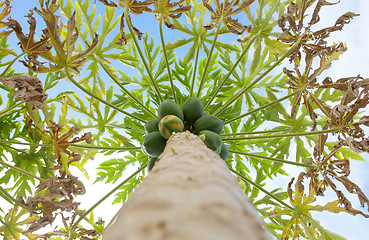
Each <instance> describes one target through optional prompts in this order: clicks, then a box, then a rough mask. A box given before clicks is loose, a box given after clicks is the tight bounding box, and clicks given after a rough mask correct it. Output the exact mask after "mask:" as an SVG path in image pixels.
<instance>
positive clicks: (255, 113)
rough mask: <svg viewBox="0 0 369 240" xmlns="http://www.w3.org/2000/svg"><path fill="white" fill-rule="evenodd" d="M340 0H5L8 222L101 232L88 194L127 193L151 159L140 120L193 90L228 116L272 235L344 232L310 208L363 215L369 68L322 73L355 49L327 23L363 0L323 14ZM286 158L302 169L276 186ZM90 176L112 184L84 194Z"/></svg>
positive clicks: (340, 24) (236, 165) (57, 232)
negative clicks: (19, 3) (358, 163)
mask: <svg viewBox="0 0 369 240" xmlns="http://www.w3.org/2000/svg"><path fill="white" fill-rule="evenodd" d="M335 4H338V3H335V2H328V1H325V0H294V1H293V0H243V1H240V0H232V1H228V0H225V1H224V2H219V0H214V1H208V0H202V1H197V0H192V1H191V0H179V1H172V2H170V1H169V0H168V1H166V0H146V1H136V0H115V1H114V0H99V1H94V2H93V1H90V0H39V3H38V5H37V6H35V7H34V8H32V9H29V11H27V12H24V13H22V15H21V16H23V15H25V19H26V20H27V24H21V23H23V22H21V20H20V18H23V17H20V15H12V13H13V11H14V9H12V8H11V6H12V2H10V1H3V2H1V3H0V7H1V14H0V20H1V22H0V27H1V33H0V38H1V40H0V50H1V51H0V61H1V65H0V66H1V69H0V74H1V75H0V82H1V83H0V88H1V89H0V94H1V95H0V105H1V108H0V128H1V130H0V158H1V159H0V172H1V174H0V196H1V198H2V199H3V201H7V202H8V203H10V205H11V206H12V207H11V208H5V207H3V206H0V234H1V235H2V236H3V237H4V239H23V238H24V237H28V238H29V239H48V238H50V239H97V238H98V236H99V235H100V234H101V232H102V230H103V229H104V228H105V227H106V226H107V225H108V224H109V223H108V222H105V221H104V219H103V218H100V217H98V216H95V215H94V214H93V210H94V209H95V208H98V207H99V204H100V202H101V201H104V200H105V199H106V198H107V197H108V196H110V195H112V194H115V199H114V202H113V203H115V204H122V203H124V202H125V201H126V199H127V198H128V197H129V194H130V193H131V192H132V191H133V190H134V188H135V187H136V186H137V184H139V183H140V182H141V180H142V179H143V178H144V177H145V176H146V175H147V174H148V173H149V171H148V169H147V164H148V162H149V158H148V156H147V155H146V154H145V152H144V151H143V150H142V148H141V146H142V143H143V140H144V137H145V135H146V134H145V124H146V123H147V122H148V121H150V120H152V119H157V118H158V107H159V105H160V104H161V103H162V102H163V101H164V100H166V99H170V100H173V101H174V102H175V103H177V104H178V105H179V106H182V105H183V103H184V102H185V101H186V100H187V99H188V98H190V97H198V99H200V100H201V102H202V103H203V106H204V111H205V112H206V113H207V114H209V115H213V116H216V117H218V118H219V119H221V120H222V121H224V127H223V130H222V132H221V134H220V137H221V139H222V142H223V143H224V144H225V146H226V147H227V148H228V150H229V155H230V156H229V158H228V159H226V160H225V161H226V163H227V165H228V167H229V168H230V171H231V172H233V173H234V174H235V176H237V177H238V179H239V180H240V185H241V187H242V188H243V190H244V192H245V194H246V195H247V196H248V197H249V198H250V199H251V200H252V202H253V204H254V206H255V207H256V209H257V210H258V212H259V213H260V215H261V216H262V218H263V220H264V222H265V225H266V226H267V227H268V229H269V230H270V231H271V233H272V234H273V235H274V236H275V237H276V238H277V239H299V238H306V239H342V237H340V236H338V235H337V234H334V233H332V232H330V231H329V230H327V229H325V228H324V227H322V226H321V225H320V223H319V221H318V219H314V218H313V216H312V213H313V212H333V213H343V212H346V213H350V214H352V215H361V216H364V217H365V218H368V217H369V199H368V198H367V196H366V195H365V193H364V192H363V191H362V189H361V188H360V186H358V185H357V183H355V181H354V180H352V178H351V177H352V175H354V174H355V172H353V173H351V169H350V161H355V160H364V159H363V155H362V154H363V153H368V152H369V138H368V135H367V127H369V116H367V115H366V113H365V109H367V105H368V103H369V94H368V90H369V79H367V78H364V77H362V76H360V75H359V73H358V74H357V75H356V76H342V77H341V78H339V79H332V78H331V77H323V74H322V73H323V72H324V71H325V70H326V69H328V68H329V67H330V66H331V65H332V64H334V62H335V61H336V60H338V59H339V56H340V55H342V54H344V52H345V51H346V50H347V46H346V45H345V44H344V43H343V42H336V43H331V40H330V35H331V33H334V32H337V31H341V30H344V28H345V26H346V25H347V24H349V23H350V21H351V20H352V19H354V18H355V17H357V16H358V14H356V13H353V12H350V11H349V10H348V11H347V12H345V13H343V14H342V15H341V16H340V17H339V18H338V19H335V22H334V24H333V25H331V26H324V27H321V25H320V24H319V23H320V15H321V14H324V10H325V9H326V8H329V7H330V6H331V5H335ZM35 5H36V3H35ZM22 20H23V19H22ZM17 44H18V45H17ZM365 131H366V132H365ZM116 153H120V154H116ZM102 156H103V157H102ZM94 158H99V159H104V160H103V161H99V166H97V167H96V171H97V175H98V177H97V178H96V179H89V173H88V171H86V170H85V165H86V164H87V163H89V162H91V161H92V160H93V159H94ZM286 165H293V166H297V167H298V170H299V172H296V174H294V175H293V176H292V175H291V176H289V177H290V178H291V180H290V181H289V183H288V184H287V186H285V185H281V186H279V187H277V188H275V189H271V188H269V187H268V184H267V183H268V182H270V181H278V177H281V176H284V175H287V173H286V171H285V170H284V166H286ZM130 166H133V167H134V168H136V171H135V172H132V173H131V175H130V176H129V177H128V178H126V179H122V175H123V174H125V175H127V171H128V169H129V167H130ZM76 171H81V172H82V173H83V174H84V175H85V178H84V179H81V178H77V177H76V176H75V172H76ZM90 181H94V182H104V183H107V184H108V183H117V187H116V188H115V189H113V190H112V191H111V192H109V193H107V195H105V196H104V197H102V198H101V199H100V200H98V199H96V204H95V205H94V206H93V207H91V208H90V209H80V208H79V202H78V195H82V194H84V193H85V184H90ZM326 193H333V194H334V196H335V199H334V200H333V201H332V199H329V200H327V198H326V197H325V194H326ZM353 201H355V204H357V203H359V204H360V205H361V207H362V208H355V207H353ZM318 202H319V204H318ZM322 202H323V204H322ZM56 222H59V224H58V226H59V227H57V228H53V229H52V230H50V229H48V230H47V229H46V230H45V228H44V227H46V226H49V225H50V224H51V225H52V226H54V225H56Z"/></svg>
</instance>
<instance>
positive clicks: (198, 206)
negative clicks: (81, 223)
mask: <svg viewBox="0 0 369 240" xmlns="http://www.w3.org/2000/svg"><path fill="white" fill-rule="evenodd" d="M118 239H119V240H123V239H129V240H141V239H142V240H156V239H157V240H164V239H171V240H174V239H175V240H177V239H178V240H179V239H181V240H182V239H183V240H200V239H201V240H205V239H206V240H207V239H209V240H216V239H219V240H228V239H229V240H237V239H250V240H264V239H271V236H270V234H269V232H268V231H267V230H266V229H265V227H264V225H263V223H262V221H261V219H260V217H259V216H258V215H257V212H256V210H255V208H254V206H253V205H252V203H251V202H250V200H249V199H248V198H247V196H246V195H245V194H244V192H243V191H242V189H241V187H240V186H239V184H238V181H237V178H236V177H234V176H233V175H232V174H231V172H230V171H229V169H228V167H227V165H226V164H225V162H224V161H223V160H222V159H221V158H220V157H219V156H218V155H217V154H216V153H215V152H213V151H212V150H210V149H209V148H207V147H206V146H205V145H204V144H203V142H202V141H201V140H200V139H199V138H198V137H197V136H196V135H194V134H188V133H186V132H183V133H177V134H175V135H174V136H172V137H171V138H170V139H169V140H168V142H167V146H166V148H165V150H164V152H163V153H162V154H161V155H160V156H159V158H158V161H157V162H156V165H155V166H154V168H153V169H152V171H151V172H150V174H149V175H148V176H147V177H146V178H145V179H144V180H143V182H142V183H141V184H140V185H139V186H138V187H137V188H136V190H135V191H134V192H133V193H132V194H131V196H130V197H129V199H128V200H127V202H126V203H125V204H124V205H123V207H122V208H121V209H120V210H119V213H118V215H117V219H116V221H115V222H114V224H113V225H112V226H111V227H109V228H107V229H106V230H105V231H104V233H103V240H118Z"/></svg>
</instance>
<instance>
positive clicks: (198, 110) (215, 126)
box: [142, 97, 229, 170]
mask: <svg viewBox="0 0 369 240" xmlns="http://www.w3.org/2000/svg"><path fill="white" fill-rule="evenodd" d="M158 117H159V118H158V119H152V120H150V121H148V122H147V123H146V124H145V132H146V134H147V135H146V137H145V138H144V141H143V144H142V151H143V152H144V153H145V154H146V155H148V156H149V164H148V169H149V170H151V168H152V167H153V166H154V164H155V161H156V159H157V157H158V156H159V155H160V154H161V153H162V152H163V150H164V148H165V145H166V142H167V140H168V138H169V137H170V136H172V134H174V133H177V132H183V131H189V132H191V133H194V134H197V135H198V136H199V137H200V139H201V140H202V141H203V142H204V143H205V145H206V146H207V147H208V148H210V149H212V150H213V151H214V152H216V153H217V154H219V156H220V157H221V158H222V159H223V160H226V159H227V158H228V157H229V153H228V149H227V146H226V145H225V144H224V143H223V142H222V139H221V137H220V136H219V134H220V133H221V132H222V129H223V125H224V122H223V121H222V120H220V119H219V118H218V117H216V116H212V115H209V114H208V113H207V112H205V111H204V106H203V104H202V102H201V101H200V100H199V99H198V98H197V97H190V98H189V99H187V100H186V101H185V102H184V103H183V105H182V108H181V107H180V106H179V105H178V104H177V103H175V102H174V101H172V100H164V101H163V102H162V103H161V104H160V106H159V109H158Z"/></svg>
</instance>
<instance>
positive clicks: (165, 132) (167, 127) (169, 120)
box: [159, 115, 184, 139]
mask: <svg viewBox="0 0 369 240" xmlns="http://www.w3.org/2000/svg"><path fill="white" fill-rule="evenodd" d="M183 128H184V125H183V122H182V120H181V119H180V118H179V117H177V116H174V115H167V116H165V117H163V118H162V119H161V120H160V122H159V132H160V134H161V136H162V137H163V138H165V139H168V138H170V136H172V133H173V132H182V131H183Z"/></svg>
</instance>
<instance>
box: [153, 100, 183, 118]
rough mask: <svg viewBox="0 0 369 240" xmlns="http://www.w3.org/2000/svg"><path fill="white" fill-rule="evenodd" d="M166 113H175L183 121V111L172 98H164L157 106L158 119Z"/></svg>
mask: <svg viewBox="0 0 369 240" xmlns="http://www.w3.org/2000/svg"><path fill="white" fill-rule="evenodd" d="M166 115H175V116H177V117H179V118H180V119H181V120H182V121H183V111H182V109H181V107H180V106H178V104H177V103H175V102H174V101H172V100H169V99H167V100H164V101H163V102H162V103H161V104H160V106H159V108H158V116H159V119H162V118H163V117H165V116H166Z"/></svg>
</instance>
